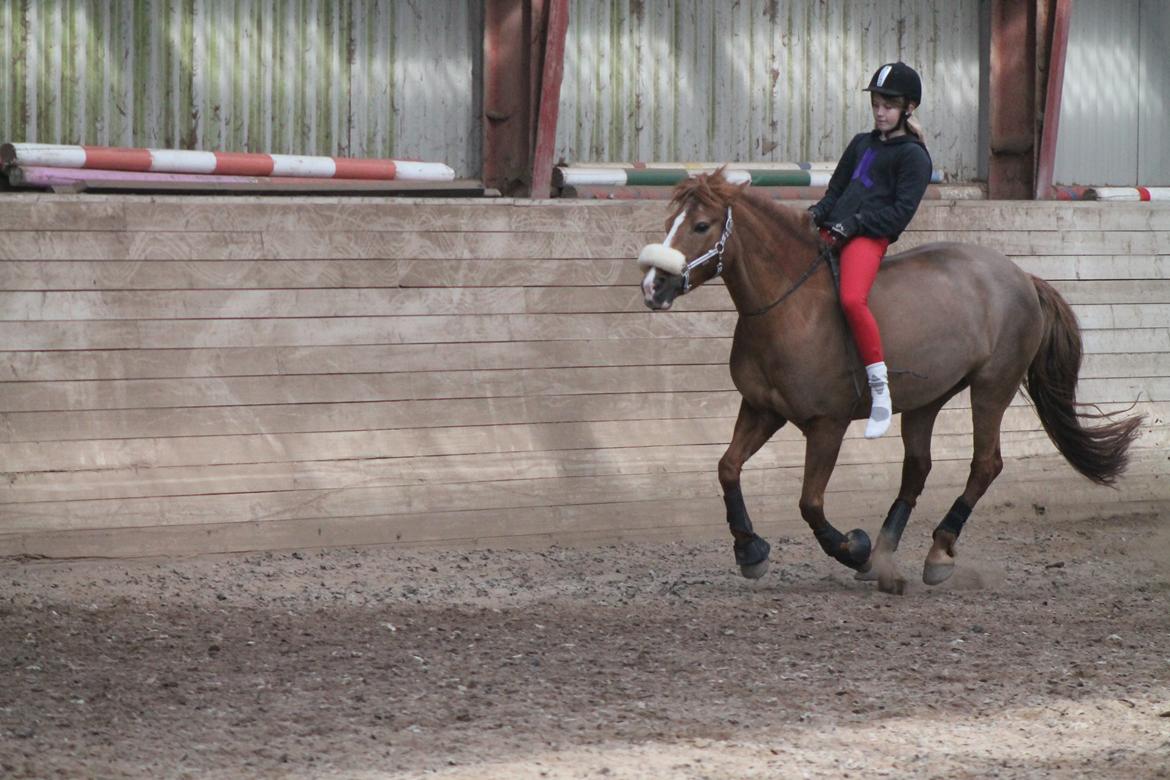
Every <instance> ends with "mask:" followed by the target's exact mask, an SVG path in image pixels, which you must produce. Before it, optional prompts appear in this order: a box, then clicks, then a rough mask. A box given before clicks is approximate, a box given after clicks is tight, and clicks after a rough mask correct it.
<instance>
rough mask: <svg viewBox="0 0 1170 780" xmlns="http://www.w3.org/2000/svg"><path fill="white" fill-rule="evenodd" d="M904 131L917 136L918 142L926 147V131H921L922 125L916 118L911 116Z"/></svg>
mask: <svg viewBox="0 0 1170 780" xmlns="http://www.w3.org/2000/svg"><path fill="white" fill-rule="evenodd" d="M906 130H907V131H909V132H911V133H913V134H914V135H916V136H918V140H919V141H921V142H922V145H923V146H926V131H925V130H923V129H922V123H921V122H919V121H918V117H916V116H914V115H913V114H911V115H910V117H909V118H908V119H907V120H906Z"/></svg>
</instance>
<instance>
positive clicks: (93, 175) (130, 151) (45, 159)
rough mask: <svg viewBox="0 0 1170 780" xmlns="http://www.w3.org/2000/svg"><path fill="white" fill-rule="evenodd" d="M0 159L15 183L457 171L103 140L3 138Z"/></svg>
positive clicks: (238, 180) (374, 176) (443, 174)
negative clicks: (89, 142)
mask: <svg viewBox="0 0 1170 780" xmlns="http://www.w3.org/2000/svg"><path fill="white" fill-rule="evenodd" d="M0 162H2V163H3V165H4V169H5V171H6V173H7V174H8V178H9V182H10V183H11V184H12V185H13V186H25V187H55V186H61V185H62V184H68V183H70V182H91V181H94V180H104V181H121V182H139V183H142V184H144V185H149V184H150V183H152V182H153V183H158V182H188V183H192V184H256V183H260V182H263V181H264V180H268V179H271V178H273V177H276V178H279V179H280V180H281V181H282V182H302V183H304V182H321V180H323V179H331V180H334V181H337V182H342V181H347V182H351V181H365V182H369V181H403V180H405V181H416V182H449V181H453V180H454V178H455V172H454V171H453V170H452V169H451V168H450V167H449V166H447V165H445V164H443V163H433V162H414V161H409V160H385V159H362V158H351V157H310V156H304V155H292V154H263V153H255V152H202V151H190V150H183V149H134V148H117V147H107V146H72V145H61V144H32V143H6V144H3V145H2V146H0Z"/></svg>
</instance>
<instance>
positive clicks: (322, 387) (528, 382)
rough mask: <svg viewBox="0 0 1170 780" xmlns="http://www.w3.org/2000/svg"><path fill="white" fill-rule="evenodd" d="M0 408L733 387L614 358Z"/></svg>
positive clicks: (32, 396)
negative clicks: (601, 363) (611, 362)
mask: <svg viewBox="0 0 1170 780" xmlns="http://www.w3.org/2000/svg"><path fill="white" fill-rule="evenodd" d="M0 388H2V396H0V411H6V412H12V411H38V410H39V411H47V410H55V409H56V410H65V409H74V410H77V409H150V408H156V409H166V408H174V407H196V406H247V405H251V404H301V403H346V402H353V401H396V400H428V399H436V398H459V399H482V400H494V399H504V398H535V397H539V396H574V395H589V394H595V393H606V392H612V391H615V390H621V391H623V392H627V393H667V392H674V391H691V392H700V391H711V390H732V389H734V387H733V385H732V383H731V378H730V376H729V375H728V372H727V368H726V367H725V366H722V365H711V366H614V367H590V368H556V369H521V370H508V369H501V370H495V371H430V372H426V373H409V372H400V373H394V374H356V375H354V374H328V375H308V376H274V377H222V378H214V379H186V378H185V379H132V380H109V381H106V380H98V381H89V382H12V383H3V384H0Z"/></svg>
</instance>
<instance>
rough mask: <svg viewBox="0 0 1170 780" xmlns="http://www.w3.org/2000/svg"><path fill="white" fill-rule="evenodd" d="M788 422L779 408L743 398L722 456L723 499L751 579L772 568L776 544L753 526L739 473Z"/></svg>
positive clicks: (739, 558) (744, 568)
mask: <svg viewBox="0 0 1170 780" xmlns="http://www.w3.org/2000/svg"><path fill="white" fill-rule="evenodd" d="M785 422H786V420H785V419H784V418H783V417H781V416H780V415H778V414H776V413H775V412H770V411H767V410H761V409H756V408H754V407H752V406H749V405H748V403H747V401H741V402H740V405H739V416H738V417H737V418H736V420H735V432H734V433H732V435H731V444H729V445H728V447H727V452H725V453H723V457H722V458H720V459H719V484H720V485H721V486H722V487H723V503H724V504H726V506H727V524H728V526H730V528H731V535H732V537H734V538H735V544H734V551H735V562H736V563H737V564H739V570H740V572H741V573H742V574H743V576H745V577H747V578H748V579H753V580H754V579H758V578H759V577H762V576H764V573H765V572H766V571H768V553H769V552H770V551H771V549H772V548H771V546H770V545H769V544H768V543H767V542H766V541H764V540H763V539H762V538H761V537H759V536H757V535H756V532H755V531H754V530H752V521H751V519H750V518H749V517H748V512H747V505H746V504H744V501H743V491H742V490H740V486H739V476H740V473H741V472H742V471H743V464H744V463H746V462H747V460H748V458H750V457H751V456H752V455H755V454H756V452H757V451H758V450H759V449H760V447H763V446H764V444H765V443H766V442H767V441H768V439H770V438H772V434H774V433H776V431H778V430H780V428H781V426H783V425H784V423H785Z"/></svg>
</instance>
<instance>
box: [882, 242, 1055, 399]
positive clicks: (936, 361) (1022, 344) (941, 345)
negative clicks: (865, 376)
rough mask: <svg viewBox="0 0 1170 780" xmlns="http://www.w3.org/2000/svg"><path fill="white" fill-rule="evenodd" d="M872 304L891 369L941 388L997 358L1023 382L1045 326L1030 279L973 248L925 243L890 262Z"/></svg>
mask: <svg viewBox="0 0 1170 780" xmlns="http://www.w3.org/2000/svg"><path fill="white" fill-rule="evenodd" d="M870 307H871V309H872V310H873V313H874V316H875V317H876V318H877V320H878V323H879V325H880V326H881V330H882V336H883V341H884V342H885V344H886V347H887V349H886V351H887V353H888V355H889V358H888V359H889V362H890V363H891V365H894V366H897V367H901V368H904V369H907V370H909V371H912V372H915V373H917V374H922V375H928V376H931V377H933V379H934V380H937V382H938V383H940V384H943V385H946V384H948V383H949V384H950V385H953V384H956V383H958V382H959V381H960V380H962V379H964V378H969V377H970V376H971V374H972V372H973V371H975V370H976V369H978V368H979V367H980V366H984V365H987V364H988V363H989V361H992V359H993V358H995V361H994V362H996V363H1009V364H1010V367H1009V368H1007V369H1006V370H1007V371H1008V373H1011V372H1015V371H1017V370H1018V371H1019V373H1020V377H1021V378H1022V376H1023V371H1024V370H1025V369H1026V367H1027V365H1028V363H1029V362H1030V361H1031V359H1032V356H1033V355H1034V354H1035V351H1036V348H1037V347H1038V345H1039V336H1040V333H1041V330H1042V328H1041V326H1042V323H1043V314H1042V312H1041V310H1040V304H1039V300H1038V298H1037V294H1036V288H1035V285H1034V284H1033V283H1032V278H1031V276H1029V275H1028V274H1027V273H1026V272H1025V271H1023V270H1022V269H1021V268H1020V267H1019V266H1017V265H1016V264H1015V263H1014V262H1012V261H1011V260H1010V259H1009V258H1007V257H1006V256H1004V255H1003V254H1001V253H999V252H996V251H995V250H993V249H988V248H986V247H980V246H975V245H971V244H960V243H933V244H924V245H922V246H918V247H914V248H912V249H909V250H907V251H905V252H901V253H898V254H896V255H891V256H889V257H887V258H886V259H885V260H883V261H882V265H881V271H880V273H879V274H878V278H877V281H876V283H875V285H874V289H873V292H872V293H871V295H870ZM930 384H934V382H931V383H930ZM923 389H924V390H925V388H923ZM895 397H897V394H895Z"/></svg>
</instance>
